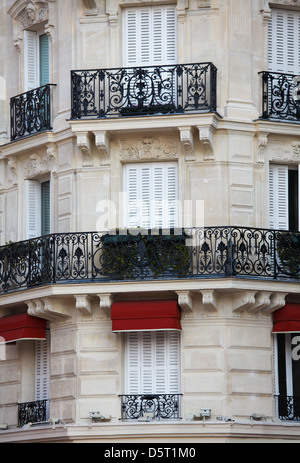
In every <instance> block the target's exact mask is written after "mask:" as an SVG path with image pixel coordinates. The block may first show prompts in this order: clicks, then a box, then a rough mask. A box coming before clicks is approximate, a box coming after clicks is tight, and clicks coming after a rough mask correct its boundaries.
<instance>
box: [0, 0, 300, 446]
mask: <svg viewBox="0 0 300 463" xmlns="http://www.w3.org/2000/svg"><path fill="white" fill-rule="evenodd" d="M75 3H76V6H77V8H75V7H74V0H56V1H53V0H52V1H49V18H48V22H47V26H49V27H48V29H47V31H48V33H49V35H50V39H51V40H50V43H51V81H52V82H53V83H55V84H57V87H56V88H55V89H53V115H54V120H53V131H52V132H47V133H43V134H39V135H36V136H34V137H29V138H27V139H24V140H21V141H17V142H14V143H7V142H8V141H9V120H8V119H9V118H8V114H9V98H10V97H11V96H13V95H17V94H18V93H20V92H21V91H23V88H22V85H23V84H22V82H23V66H22V63H23V46H22V25H21V23H20V21H17V20H15V21H14V22H13V21H12V19H11V17H10V16H9V15H7V10H8V9H9V8H11V7H12V6H13V4H14V2H13V0H3V1H2V4H1V9H2V12H3V14H2V15H0V39H1V40H0V43H2V49H3V50H5V53H2V54H0V77H2V76H3V77H4V78H5V82H6V94H5V95H6V99H5V100H2V99H1V98H0V144H1V146H0V244H5V243H7V242H9V241H17V240H22V239H24V238H25V195H24V185H25V180H26V179H28V178H37V179H42V178H46V177H47V178H50V180H51V188H52V190H51V205H52V211H51V222H52V231H53V232H62V233H63V232H65V233H67V232H73V231H94V230H96V229H97V224H98V220H99V216H100V213H99V209H98V204H99V202H101V201H103V200H111V201H112V202H113V204H114V205H115V206H116V212H117V217H119V213H120V209H122V204H121V202H120V196H119V194H120V192H122V191H123V166H124V165H125V164H126V163H128V162H133V161H134V162H136V161H137V159H135V158H131V157H130V153H132V152H133V151H134V149H136V148H137V147H138V146H139V147H141V146H143V141H144V140H145V139H152V140H155V142H156V143H157V144H158V146H159V153H160V154H159V156H160V157H159V159H157V152H154V151H152V152H150V154H148V155H147V156H148V157H146V158H144V159H139V160H140V161H143V160H144V161H145V160H146V161H147V162H148V161H157V160H164V161H165V160H167V159H170V160H172V161H174V160H175V161H177V162H178V172H179V199H180V201H182V202H183V201H184V200H194V201H196V200H203V201H204V225H205V226H226V225H237V226H249V227H266V228H267V227H269V214H268V202H269V200H268V171H269V162H276V163H280V162H287V163H290V164H293V165H295V166H296V165H298V164H299V163H300V157H299V143H300V137H299V126H297V125H296V124H283V123H277V124H276V123H272V122H263V121H260V120H259V119H258V118H259V116H260V114H261V81H260V76H258V72H260V71H263V70H265V69H266V68H267V54H266V51H267V46H266V45H267V42H266V37H267V22H268V18H269V12H270V10H269V2H267V1H262V0H228V1H227V0H207V1H205V0H189V1H184V0H178V1H177V2H174V3H177V11H178V62H179V63H189V62H208V61H211V62H213V63H214V64H215V65H216V67H217V68H218V114H216V115H198V114H192V115H174V116H158V117H144V118H142V117H137V118H123V119H122V118H121V119H114V120H112V119H107V120H93V121H70V120H69V118H70V110H71V99H70V98H71V96H70V70H72V69H84V68H108V67H121V66H122V65H123V59H122V27H123V25H122V8H124V7H126V6H130V5H132V4H134V5H136V4H137V3H140V2H132V1H130V0H120V1H118V0H107V1H104V0H98V1H95V2H88V1H78V2H75ZM152 3H153V4H165V3H166V4H168V3H170V2H169V1H164V0H161V1H158V0H153V2H152ZM152 3H151V4H152ZM274 3H275V4H279V3H280V5H281V6H283V5H284V4H286V2H274ZM298 3H299V2H296V7H297V8H299V4H298ZM91 4H92V5H93V4H94V6H96V7H97V11H95V10H94V9H93V8H92V9H90V5H91ZM143 4H144V5H147V2H143ZM294 6H295V5H294ZM8 63H9V64H8ZM12 69H13V70H14V72H11V70H12ZM0 96H1V92H0ZM187 141H188V144H186V142H187ZM170 147H171V149H170ZM139 160H138V161H139ZM119 225H120V224H119ZM160 283H161V282H159V283H149V284H148V283H145V282H144V283H138V282H135V283H132V284H129V285H119V284H114V283H112V284H107V285H105V286H101V285H99V284H98V285H96V286H93V284H86V285H76V286H75V285H74V286H72V285H69V286H68V285H61V286H59V285H57V287H56V288H55V289H54V288H52V287H51V288H46V289H43V288H38V289H36V290H35V289H33V290H28V292H27V293H26V296H25V292H24V296H23V293H22V294H21V293H19V294H12V295H4V296H0V316H3V315H5V314H7V313H12V312H13V311H14V310H15V307H16V306H15V304H21V309H22V310H24V311H25V310H28V308H29V307H32V305H30V304H25V302H26V303H27V302H28V301H35V302H34V304H33V306H35V303H36V307H39V309H40V306H42V307H44V308H43V310H42V312H39V309H37V308H36V309H34V310H35V312H34V314H35V315H38V316H42V317H44V318H46V319H48V320H49V321H50V330H51V387H50V399H51V409H50V413H51V416H52V417H58V418H60V419H62V420H63V421H65V422H67V423H73V424H74V423H77V424H78V423H79V424H82V423H84V424H85V425H86V424H87V423H88V420H89V412H90V411H98V410H99V411H101V413H103V414H104V415H108V416H109V415H110V416H111V417H112V422H111V424H112V426H114V425H116V426H117V425H121V423H120V422H119V418H120V398H119V397H118V394H120V393H122V392H123V380H124V370H123V368H124V367H123V351H124V349H123V346H122V336H121V335H120V334H114V333H112V331H111V321H110V313H109V310H108V309H107V307H108V306H109V304H106V309H107V310H106V311H105V310H104V309H103V307H102V308H100V305H99V297H98V296H99V294H100V293H104V294H105V296H106V295H107V294H108V295H111V294H113V293H116V294H117V295H118V297H123V298H125V299H126V298H130V297H139V296H140V295H142V297H143V298H146V297H147V296H148V295H149V294H151V295H152V296H153V293H154V297H161V296H163V297H166V296H167V295H170V294H171V295H172V296H175V295H176V294H177V291H178V290H179V289H183V290H184V291H186V292H187V293H188V297H191V298H192V299H193V302H192V306H191V307H192V310H189V309H187V308H186V307H185V309H183V315H182V327H183V330H182V335H181V392H182V394H183V398H182V410H181V414H182V417H183V423H185V424H186V425H194V424H195V423H191V417H192V416H193V415H194V414H197V413H199V411H200V408H211V410H212V417H213V419H216V417H227V418H230V419H234V420H246V421H249V419H250V416H251V415H252V414H255V413H259V414H263V415H266V416H267V417H268V419H269V421H270V422H271V420H272V419H274V417H275V409H274V397H273V394H274V364H273V338H272V334H271V331H272V311H273V310H276V308H278V307H279V306H280V303H279V305H276V303H275V302H274V303H272V302H270V300H269V299H268V297H267V298H266V300H267V302H265V303H264V304H262V303H261V302H260V299H259V297H260V296H261V294H259V292H260V291H262V292H264V291H265V292H266V293H268V292H269V293H270V292H273V294H275V295H276V294H279V295H280V296H281V299H280V302H281V303H282V305H283V304H284V298H285V296H286V295H287V294H294V295H297V294H298V293H297V291H299V289H298V288H297V284H292V283H291V284H288V283H287V284H283V283H282V284H281V283H275V282H274V283H273V282H272V283H269V282H261V281H259V280H257V281H254V280H252V281H251V283H250V282H249V283H247V282H246V283H245V284H241V285H240V286H239V285H238V284H237V283H235V282H233V283H232V282H231V281H226V283H224V285H223V283H220V282H219V281H216V280H211V281H209V280H206V281H204V280H198V281H185V282H182V281H180V282H174V283H173V282H172V283H169V282H162V285H164V286H162V285H159V284H160ZM222 285H223V286H222ZM235 285H236V286H235ZM250 291H253V292H254V294H255V296H253V294H250ZM77 292H78V294H79V295H80V296H82V295H86V294H88V296H91V300H89V299H84V303H83V305H80V304H79V308H78V307H77V305H76V301H75V298H74V294H75V295H76V294H77ZM201 292H202V295H201V294H200V293H201ZM204 293H205V294H204ZM120 295H121V296H120ZM47 298H50V302H49V300H47V301H46V299H47ZM40 301H42V303H41V302H40ZM43 304H44V306H43ZM104 305H105V304H104ZM183 305H184V304H183ZM187 306H188V307H189V304H187ZM17 307H19V305H18V306H17ZM191 307H189V308H191ZM266 308H267V311H265V309H266ZM32 358H33V351H32V344H30V345H26V348H25V347H24V344H22V345H21V344H19V343H17V344H16V345H11V346H8V347H7V355H6V359H5V360H3V361H1V362H0V423H2V422H5V423H8V424H9V425H16V420H17V412H16V410H17V407H16V403H17V402H19V401H29V400H32V399H33V384H34V382H33V379H34V378H33V372H32V363H31V362H30V359H32ZM28 365H31V368H29V369H28ZM174 427H175V428H176V432H179V431H178V429H179V424H178V425H176V424H174ZM111 429H112V428H111ZM173 430H174V429H173ZM147 431H148V428H147ZM106 432H107V431H106ZM111 432H112V433H113V432H114V433H115V435H117V431H115V428H114V430H112V431H111ZM118 432H119V431H118ZM124 432H125V431H124ZM126 432H127V433H128V430H127V431H126ZM126 432H125V434H126ZM152 432H153V433H154V434H155V433H157V430H156V431H155V432H154V431H153V429H152ZM189 432H192V431H191V428H189ZM212 432H213V433H216V435H217V434H218V433H219V434H221V432H222V431H220V429H219V428H218V429H217V428H216V429H214V430H213V431H212ZM247 432H248V433H249V435H250V434H251V432H250V431H249V430H248V429H247ZM74 433H75V431H74ZM82 433H83V434H82V435H84V433H85V431H82ZM167 433H169V434H168V435H169V436H170V435H172V429H171V430H169V429H168V431H166V434H167ZM154 434H153V435H154ZM229 434H230V432H229V431H228V435H229ZM74 435H75V434H74ZM127 437H128V436H127ZM155 437H156V438H157V439H159V436H157V435H156V436H155ZM129 438H130V435H129ZM74 439H75V440H76V436H75V437H74ZM78 439H79V438H78ZM224 439H226V438H225V437H224Z"/></svg>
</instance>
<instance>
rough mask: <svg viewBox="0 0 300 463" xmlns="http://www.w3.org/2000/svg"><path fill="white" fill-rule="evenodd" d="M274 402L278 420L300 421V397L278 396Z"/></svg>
mask: <svg viewBox="0 0 300 463" xmlns="http://www.w3.org/2000/svg"><path fill="white" fill-rule="evenodd" d="M276 400H277V412H278V417H279V419H280V420H283V421H300V397H294V396H283V395H279V396H276Z"/></svg>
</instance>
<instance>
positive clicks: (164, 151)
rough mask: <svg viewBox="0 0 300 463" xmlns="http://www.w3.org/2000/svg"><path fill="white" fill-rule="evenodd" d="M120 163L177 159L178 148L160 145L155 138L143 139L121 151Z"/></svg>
mask: <svg viewBox="0 0 300 463" xmlns="http://www.w3.org/2000/svg"><path fill="white" fill-rule="evenodd" d="M120 158H121V160H122V161H138V160H143V161H144V160H152V159H177V158H178V147H177V146H176V145H172V144H170V143H162V144H161V143H160V142H159V141H158V140H156V139H155V138H152V137H149V138H147V137H146V138H143V139H142V140H139V141H138V143H137V145H136V146H134V145H128V146H126V147H124V148H123V149H122V150H121V153H120Z"/></svg>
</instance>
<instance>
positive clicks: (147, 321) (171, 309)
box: [111, 301, 181, 331]
mask: <svg viewBox="0 0 300 463" xmlns="http://www.w3.org/2000/svg"><path fill="white" fill-rule="evenodd" d="M180 318H181V312H180V308H179V306H178V303H177V301H131V302H115V303H113V304H112V308H111V319H112V330H113V331H152V330H181V323H180Z"/></svg>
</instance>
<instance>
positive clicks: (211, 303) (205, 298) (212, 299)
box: [199, 289, 218, 312]
mask: <svg viewBox="0 0 300 463" xmlns="http://www.w3.org/2000/svg"><path fill="white" fill-rule="evenodd" d="M199 292H200V293H201V294H202V304H203V305H204V306H205V307H206V309H207V310H208V311H209V312H217V311H218V298H217V293H216V291H214V290H210V289H205V290H204V289H203V290H200V291H199Z"/></svg>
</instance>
